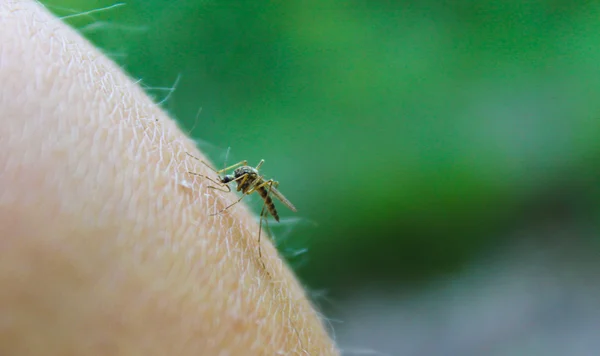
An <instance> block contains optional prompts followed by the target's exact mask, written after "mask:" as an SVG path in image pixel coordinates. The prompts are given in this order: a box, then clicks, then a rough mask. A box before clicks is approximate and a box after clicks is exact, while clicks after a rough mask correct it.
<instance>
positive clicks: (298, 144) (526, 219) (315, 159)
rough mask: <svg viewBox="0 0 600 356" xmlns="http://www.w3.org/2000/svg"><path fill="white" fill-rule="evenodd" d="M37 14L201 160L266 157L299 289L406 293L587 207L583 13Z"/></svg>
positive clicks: (599, 35) (588, 32)
mask: <svg viewBox="0 0 600 356" xmlns="http://www.w3.org/2000/svg"><path fill="white" fill-rule="evenodd" d="M43 2H44V4H45V5H46V6H48V8H49V9H51V10H52V11H53V12H54V13H56V14H58V15H59V16H67V18H65V21H67V22H68V23H70V24H71V25H72V26H74V27H75V28H78V29H79V30H80V31H81V32H82V33H84V34H85V35H86V36H87V37H88V38H89V39H90V40H91V41H93V42H94V43H96V44H97V45H98V47H100V48H102V49H103V50H104V51H105V52H106V53H107V54H108V55H109V56H111V57H112V58H114V60H115V61H116V62H117V63H119V65H121V66H123V67H124V68H125V69H126V70H127V71H128V72H129V73H130V74H131V76H132V77H134V78H136V79H141V80H142V84H143V85H144V87H145V88H146V89H147V91H148V93H149V94H150V95H152V96H153V97H155V98H156V101H159V102H163V106H164V107H165V108H166V109H167V110H168V111H169V112H170V113H172V115H173V116H174V117H176V118H177V119H178V120H179V122H180V123H181V125H182V127H183V128H184V129H185V130H191V135H192V136H193V137H194V138H196V139H198V142H199V147H200V149H202V150H203V151H204V152H206V153H207V154H208V155H209V156H210V157H211V159H212V160H213V162H214V164H215V166H222V165H223V163H224V160H225V156H226V152H228V148H230V151H229V152H230V153H229V155H228V158H227V162H228V163H234V162H237V161H239V160H242V159H247V160H249V161H250V163H252V164H256V163H257V162H258V161H259V160H260V159H261V158H264V159H265V161H266V162H265V165H264V166H263V167H264V169H263V172H264V173H265V174H266V175H267V176H268V177H273V178H274V179H276V180H278V181H280V183H281V184H280V190H281V191H282V192H283V193H284V194H285V195H286V196H287V197H288V198H289V199H290V200H291V201H292V202H293V203H294V204H295V205H296V206H297V208H298V213H297V214H293V213H291V212H289V211H287V210H286V209H285V208H284V207H283V206H282V205H281V204H279V207H280V210H281V211H280V212H281V214H282V216H283V217H284V218H289V219H288V220H287V221H286V222H284V223H281V224H276V223H271V224H270V226H271V228H272V230H273V232H274V234H275V235H276V240H277V244H278V246H279V248H280V250H281V251H282V253H283V254H284V255H285V256H286V257H287V259H288V261H289V263H290V265H291V266H293V267H294V268H295V269H296V271H297V273H298V274H299V276H300V278H301V279H302V281H303V282H304V283H305V284H306V285H307V287H308V288H309V289H310V290H313V291H316V290H322V289H325V290H326V291H327V294H328V295H330V296H333V297H335V298H337V299H340V298H345V297H347V296H349V295H351V294H352V293H353V291H355V290H359V289H361V288H363V287H364V286H371V287H377V288H380V289H383V290H386V289H393V288H399V287H401V286H414V285H419V284H422V283H426V282H427V281H430V280H432V278H433V279H435V278H438V277H440V276H444V275H452V274H453V273H458V272H460V271H461V269H462V268H464V266H466V265H468V264H469V262H470V261H472V260H473V258H476V257H480V256H484V255H485V254H486V253H488V251H490V250H493V249H494V248H495V246H498V245H502V244H504V243H506V239H509V237H507V236H510V234H509V232H510V231H515V230H518V229H519V228H521V227H523V226H526V225H527V224H529V223H530V222H531V221H540V222H543V221H554V220H556V219H569V220H570V221H588V222H594V221H595V219H596V216H597V214H598V207H599V206H600V205H599V204H598V197H599V192H598V189H597V186H598V173H599V170H598V166H597V164H596V162H597V160H598V158H599V155H600V144H599V142H598V132H599V129H600V119H599V118H600V100H599V98H600V95H599V94H600V70H599V68H600V2H598V1H581V0H579V1H561V0H538V1H527V2H522V1H514V0H513V1H511V0H508V1H495V0H485V1H456V2H451V1H414V0H413V1H397V2H391V1H370V2H367V1H333V0H321V1H310V0H308V1H307V0H304V1H300V0H288V1H282V2H273V1H245V0H244V1H208V0H178V1H170V2H166V1H156V0H153V1H149V0H146V1H141V0H136V1H127V3H126V4H125V5H123V6H119V5H118V4H117V2H115V1H112V0H110V1H108V0H107V1H89V0H85V1H84V0H47V1H43ZM115 4H117V6H115V7H113V8H109V9H106V10H104V11H98V12H93V13H90V14H89V15H82V14H78V13H80V12H82V11H87V10H93V9H99V8H103V7H107V6H110V5H115ZM169 88H174V90H168V89H169ZM200 109H201V112H200V114H199V115H197V113H198V111H199V110H200ZM252 205H254V206H255V208H256V210H257V211H258V210H259V209H260V205H259V200H257V199H256V198H254V199H253V200H252ZM294 218H295V219H294ZM592 226H596V224H595V223H593V224H592ZM594 241H595V240H594V239H592V240H590V243H591V246H592V248H595V247H596V246H595V245H594ZM325 309H327V307H325Z"/></svg>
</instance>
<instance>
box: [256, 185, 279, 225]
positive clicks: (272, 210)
mask: <svg viewBox="0 0 600 356" xmlns="http://www.w3.org/2000/svg"><path fill="white" fill-rule="evenodd" d="M258 194H260V197H261V198H263V200H264V201H265V205H266V206H267V209H268V210H269V213H270V214H271V215H273V218H275V221H277V222H279V214H277V209H275V204H274V203H273V199H271V196H269V188H265V187H260V188H258Z"/></svg>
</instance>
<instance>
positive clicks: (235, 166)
mask: <svg viewBox="0 0 600 356" xmlns="http://www.w3.org/2000/svg"><path fill="white" fill-rule="evenodd" d="M247 165H248V161H246V160H244V161H241V162H238V163H236V164H234V165H231V166H229V167H227V168H223V169H220V170H218V171H215V172H217V174H221V173H223V172H227V171H230V170H232V169H234V168H237V167H239V166H247Z"/></svg>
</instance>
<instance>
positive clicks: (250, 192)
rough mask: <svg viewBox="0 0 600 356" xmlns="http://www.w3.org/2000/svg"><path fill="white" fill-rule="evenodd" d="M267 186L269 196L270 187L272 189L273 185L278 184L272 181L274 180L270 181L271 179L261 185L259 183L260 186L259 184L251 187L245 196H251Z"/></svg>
mask: <svg viewBox="0 0 600 356" xmlns="http://www.w3.org/2000/svg"><path fill="white" fill-rule="evenodd" d="M267 185H268V186H269V194H271V187H272V186H273V185H275V186H277V185H279V182H276V181H274V180H272V179H269V180H267V181H264V182H263V183H261V184H259V185H255V186H254V187H252V188H250V189H248V190H247V191H246V194H252V193H254V192H255V191H257V190H259V189H260V188H262V187H266V186H267Z"/></svg>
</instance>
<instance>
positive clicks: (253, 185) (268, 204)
mask: <svg viewBox="0 0 600 356" xmlns="http://www.w3.org/2000/svg"><path fill="white" fill-rule="evenodd" d="M188 155H189V156H190V157H192V158H194V159H196V160H198V161H200V162H202V163H203V164H204V165H206V166H207V167H208V168H210V169H211V170H212V171H213V172H215V173H216V174H217V180H216V181H215V180H214V179H212V178H210V177H206V176H204V175H202V174H199V173H194V172H188V173H190V174H193V175H197V176H201V177H204V178H207V179H208V180H210V181H211V182H213V183H215V184H216V185H218V186H221V187H225V188H226V190H225V189H220V188H217V187H213V186H209V188H212V189H216V190H220V191H222V192H226V193H229V192H231V188H230V187H229V184H230V183H232V182H236V183H237V188H236V190H237V191H238V192H242V196H241V197H240V198H239V199H238V200H237V201H235V202H234V203H232V204H230V205H228V206H226V207H225V208H223V209H221V210H220V211H217V212H216V213H214V214H211V216H212V215H217V214H220V213H222V212H224V211H225V210H227V209H229V208H231V207H232V206H234V205H236V204H237V203H239V202H241V201H242V199H244V197H245V196H247V195H250V194H252V193H254V192H258V195H260V197H261V198H262V200H263V201H264V203H263V207H262V210H261V212H260V224H259V228H258V256H259V258H262V252H261V249H260V236H261V233H262V222H263V219H264V221H265V223H266V224H268V222H267V218H268V214H271V216H273V218H274V219H275V221H277V222H279V214H278V213H277V209H276V208H275V204H274V203H273V199H272V198H271V195H272V196H274V197H275V198H277V199H279V201H281V202H282V203H283V205H285V206H286V207H287V208H288V209H290V210H291V211H293V212H296V211H297V210H296V207H295V206H294V204H292V203H291V202H290V201H289V200H288V199H287V198H286V197H285V196H284V195H283V194H281V192H280V191H279V190H278V189H277V188H278V187H279V182H277V181H275V180H273V179H269V180H265V179H264V177H263V176H262V175H260V173H259V169H260V167H261V166H262V165H263V163H264V162H265V160H264V159H261V160H260V162H258V164H257V165H256V167H252V166H249V165H248V161H246V160H244V161H241V162H238V163H236V164H234V165H231V166H229V167H226V168H223V169H221V170H218V171H217V170H215V169H214V168H212V167H211V166H210V165H208V164H207V163H206V162H204V161H202V160H201V159H199V158H197V157H194V156H192V155H191V154H189V153H188ZM231 170H234V171H233V174H226V175H224V176H221V174H223V173H225V172H228V171H231ZM267 227H268V225H267Z"/></svg>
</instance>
